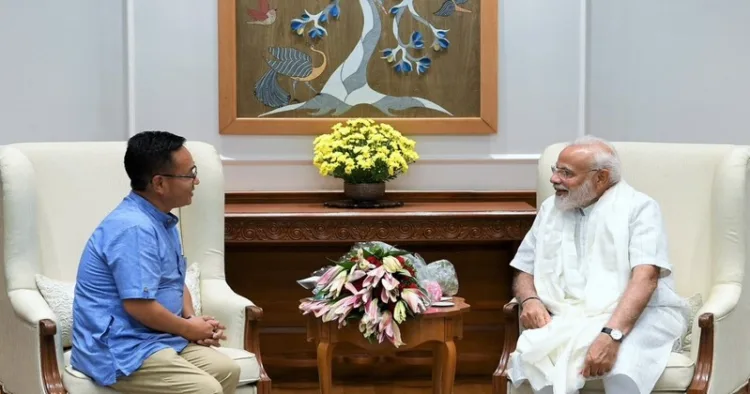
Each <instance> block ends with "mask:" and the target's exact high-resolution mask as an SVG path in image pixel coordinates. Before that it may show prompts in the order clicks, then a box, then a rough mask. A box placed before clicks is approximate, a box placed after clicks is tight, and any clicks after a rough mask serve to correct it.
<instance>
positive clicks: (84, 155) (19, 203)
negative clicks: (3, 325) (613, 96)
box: [0, 141, 224, 292]
mask: <svg viewBox="0 0 750 394" xmlns="http://www.w3.org/2000/svg"><path fill="white" fill-rule="evenodd" d="M186 147H187V148H188V150H190V152H191V154H192V155H193V158H194V160H195V163H196V165H197V166H198V171H199V179H200V182H201V183H200V185H198V186H197V187H196V189H195V193H194V196H193V202H192V204H191V205H189V206H187V207H183V208H181V209H177V210H175V212H173V213H174V214H176V215H177V216H178V217H180V231H181V235H182V237H183V245H184V253H185V256H186V258H187V260H188V264H190V263H192V262H195V261H197V262H199V263H200V268H201V278H202V279H205V278H221V279H223V278H224V260H223V253H224V220H223V218H224V177H223V173H222V163H221V159H220V157H219V155H218V153H217V152H216V150H215V149H214V147H213V146H211V145H209V144H206V143H202V142H196V141H189V142H188V143H186ZM125 149H126V143H125V142H59V143H21V144H12V145H6V146H3V147H0V195H2V204H1V205H0V215H1V217H2V230H3V231H2V237H3V238H2V244H3V256H4V258H3V261H4V268H5V270H4V271H5V278H4V279H5V285H6V288H5V291H6V292H11V291H13V290H16V289H36V283H35V277H34V276H35V274H37V273H41V274H43V275H45V276H47V277H50V278H54V279H58V280H62V281H66V282H73V281H75V278H76V273H77V268H78V263H79V260H80V257H81V253H82V251H83V248H84V246H85V244H86V242H87V240H88V238H89V237H90V236H91V234H92V232H93V231H94V229H95V228H96V227H97V226H98V225H99V223H100V222H101V220H102V219H104V217H105V216H106V215H107V214H109V213H110V212H111V211H112V210H113V209H114V208H115V207H116V206H117V205H118V204H119V203H120V202H121V201H122V199H123V198H124V197H125V196H126V195H127V194H128V192H129V191H130V181H129V179H128V176H127V174H126V173H125V168H124V164H123V159H124V155H125Z"/></svg>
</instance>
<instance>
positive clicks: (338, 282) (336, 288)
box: [323, 269, 346, 298]
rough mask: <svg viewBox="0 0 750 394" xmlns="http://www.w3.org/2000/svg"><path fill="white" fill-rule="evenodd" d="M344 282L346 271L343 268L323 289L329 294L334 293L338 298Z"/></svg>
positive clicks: (334, 296)
mask: <svg viewBox="0 0 750 394" xmlns="http://www.w3.org/2000/svg"><path fill="white" fill-rule="evenodd" d="M344 283H346V271H344V270H343V269H342V270H341V271H339V273H338V275H336V278H334V279H333V280H332V281H331V283H330V284H328V286H326V287H325V288H324V289H323V290H324V291H326V292H327V293H328V294H333V298H336V297H338V296H339V294H341V288H343V287H344Z"/></svg>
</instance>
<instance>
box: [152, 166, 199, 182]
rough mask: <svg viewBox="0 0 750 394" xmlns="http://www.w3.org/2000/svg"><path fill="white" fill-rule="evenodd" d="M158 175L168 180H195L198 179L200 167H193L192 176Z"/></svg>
mask: <svg viewBox="0 0 750 394" xmlns="http://www.w3.org/2000/svg"><path fill="white" fill-rule="evenodd" d="M156 175H161V176H163V177H167V178H183V179H192V180H195V178H197V177H198V167H197V166H193V168H191V169H190V175H175V174H156Z"/></svg>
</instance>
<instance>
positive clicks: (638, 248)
mask: <svg viewBox="0 0 750 394" xmlns="http://www.w3.org/2000/svg"><path fill="white" fill-rule="evenodd" d="M644 264H648V265H656V266H658V267H659V268H661V276H660V279H659V282H658V286H657V289H656V291H655V292H654V295H653V296H652V298H651V300H650V302H649V304H648V306H647V307H646V308H645V310H644V312H643V313H642V314H641V317H640V318H639V320H638V321H637V322H636V325H635V326H634V327H633V329H632V330H631V332H630V333H629V334H628V336H626V338H625V339H624V340H623V343H622V344H621V346H620V350H619V352H618V356H617V361H616V363H615V366H614V368H613V370H612V371H611V372H610V373H609V374H608V375H607V376H605V378H604V383H605V387H607V386H608V388H609V390H608V391H607V393H608V394H609V393H615V392H616V391H615V390H617V387H615V384H620V383H619V382H622V381H623V379H622V378H623V375H624V376H626V377H627V378H629V380H628V379H625V381H628V382H629V384H634V385H635V386H636V387H637V390H636V391H637V392H640V393H641V394H646V393H650V392H651V390H652V389H653V387H654V385H655V384H656V380H657V379H658V378H659V376H660V375H661V374H662V372H663V370H664V368H665V367H666V363H667V359H668V357H669V353H670V352H671V350H672V347H673V345H674V342H675V341H676V340H677V339H678V338H680V337H681V336H682V335H683V334H684V332H685V330H686V329H687V319H688V314H689V307H688V305H687V302H686V301H685V300H684V299H683V298H682V297H680V296H678V295H677V293H676V292H675V291H674V290H673V289H674V279H673V277H672V275H671V265H670V264H669V260H668V257H667V243H666V235H665V232H664V228H663V223H662V218H661V212H660V209H659V206H658V204H657V203H656V201H654V200H653V199H651V198H650V197H648V196H646V195H645V194H643V193H640V192H637V191H636V190H634V189H633V188H632V187H630V186H629V185H627V184H626V183H625V182H624V181H622V182H620V183H618V184H617V185H616V186H614V187H612V188H610V190H608V191H607V192H606V193H605V194H604V196H602V198H601V199H600V200H599V202H597V203H596V204H593V205H591V206H589V207H587V208H585V209H577V210H572V211H564V212H563V211H560V210H558V209H557V208H556V207H555V206H554V196H552V197H550V198H549V199H547V200H545V201H544V203H542V205H541V208H540V210H539V212H538V214H537V217H536V219H535V221H534V224H533V226H532V228H531V230H530V231H529V233H528V234H527V235H526V237H525V238H524V240H523V242H522V243H521V245H520V247H519V249H518V252H517V254H516V256H515V258H514V259H513V261H512V262H511V266H512V267H514V268H516V269H518V270H520V271H523V272H526V273H529V274H531V275H534V283H535V287H536V290H537V293H539V296H540V298H541V299H542V301H543V302H544V304H545V306H547V308H548V309H549V310H550V311H551V313H552V321H551V322H550V323H549V324H548V325H547V326H545V327H542V328H540V329H535V330H524V331H523V332H522V333H521V336H520V338H519V340H518V345H517V349H516V351H515V352H514V353H513V354H512V356H511V362H510V366H509V371H508V377H509V378H510V380H511V381H512V382H513V384H514V385H516V386H518V385H520V384H521V383H523V382H524V381H528V382H529V383H530V384H531V386H532V388H533V389H534V390H541V389H543V388H545V387H546V388H547V390H549V389H552V391H553V392H554V393H555V394H571V393H576V392H577V391H578V389H580V388H582V387H583V385H584V383H585V381H584V379H583V377H582V376H581V374H580V371H581V370H582V368H583V361H584V359H585V356H586V353H587V351H588V347H589V346H590V344H591V343H592V342H593V341H594V340H595V339H596V337H597V336H598V335H599V333H600V332H601V329H602V327H603V326H604V325H605V324H606V323H607V321H608V320H609V318H610V317H611V315H612V312H613V311H614V308H615V307H616V306H617V302H618V301H619V298H620V296H621V295H622V293H623V292H624V290H625V286H627V282H628V280H629V276H630V271H631V270H632V268H634V267H636V266H638V265H644ZM615 382H616V383H615ZM623 390H624V391H625V392H627V393H633V392H635V391H634V389H633V388H632V386H629V387H627V388H625V389H623Z"/></svg>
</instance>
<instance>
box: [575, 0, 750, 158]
mask: <svg viewBox="0 0 750 394" xmlns="http://www.w3.org/2000/svg"><path fill="white" fill-rule="evenodd" d="M590 20H591V23H590V26H591V29H590V37H591V46H590V73H589V87H590V91H589V100H588V102H589V106H588V114H589V116H588V121H589V124H588V127H589V131H590V132H591V133H594V134H597V135H600V136H601V137H604V138H609V139H619V140H628V141H666V142H692V143H734V144H750V126H748V121H747V114H748V103H750V45H748V37H750V23H748V20H750V1H747V0H721V1H702V0H689V1H686V0H659V1H651V0H627V1H592V2H591V18H590Z"/></svg>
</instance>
